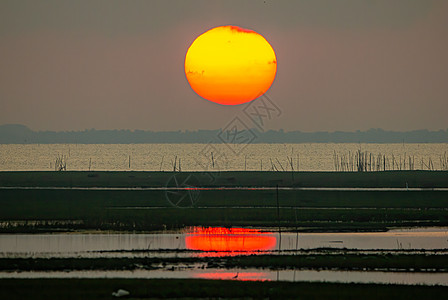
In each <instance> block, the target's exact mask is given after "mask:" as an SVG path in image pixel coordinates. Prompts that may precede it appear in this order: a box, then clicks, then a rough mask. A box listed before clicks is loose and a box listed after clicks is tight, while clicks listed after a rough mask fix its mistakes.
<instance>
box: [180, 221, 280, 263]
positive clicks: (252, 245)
mask: <svg viewBox="0 0 448 300" xmlns="http://www.w3.org/2000/svg"><path fill="white" fill-rule="evenodd" d="M276 242H277V239H276V238H275V236H273V235H272V234H270V233H266V232H260V231H259V230H255V229H247V228H223V227H209V228H202V227H195V228H193V230H192V231H191V232H190V233H188V235H187V236H186V238H185V245H186V247H187V249H190V250H201V251H213V252H215V253H213V254H206V253H204V254H201V255H200V256H232V255H238V254H246V255H248V254H255V253H257V252H258V251H268V250H272V249H274V248H275V244H276ZM241 252H243V253H241Z"/></svg>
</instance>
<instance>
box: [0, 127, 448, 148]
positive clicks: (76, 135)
mask: <svg viewBox="0 0 448 300" xmlns="http://www.w3.org/2000/svg"><path fill="white" fill-rule="evenodd" d="M220 133H221V134H220ZM231 134H233V135H238V134H241V135H244V134H246V135H248V134H249V136H250V137H251V139H250V142H251V143H448V129H447V130H438V131H429V130H414V131H405V132H397V131H386V130H382V129H369V130H366V131H359V130H358V131H353V132H345V131H335V132H326V131H319V132H301V131H284V130H282V129H280V130H267V131H265V132H261V131H259V130H257V129H251V130H250V132H247V131H246V132H244V131H241V132H232V133H231ZM219 136H221V137H222V136H223V134H222V132H221V130H219V129H218V130H195V131H188V130H186V131H180V130H179V131H146V130H96V129H89V130H83V131H33V130H31V129H29V128H28V127H26V126H24V125H16V124H8V125H0V144H58V143H61V144H139V143H142V144H143V143H153V144H159V143H160V144H161V143H210V142H211V143H222V142H223V141H224V140H223V139H219ZM242 140H244V139H235V141H242Z"/></svg>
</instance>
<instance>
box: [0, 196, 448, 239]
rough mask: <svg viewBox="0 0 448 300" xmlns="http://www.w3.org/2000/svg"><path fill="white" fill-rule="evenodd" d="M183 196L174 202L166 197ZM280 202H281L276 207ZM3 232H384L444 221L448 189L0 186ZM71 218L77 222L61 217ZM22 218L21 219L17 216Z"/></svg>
mask: <svg viewBox="0 0 448 300" xmlns="http://www.w3.org/2000/svg"><path fill="white" fill-rule="evenodd" d="M173 197H177V198H175V199H182V201H181V202H180V203H179V204H185V205H191V202H192V201H193V202H194V205H193V206H192V207H187V208H178V207H173V206H172V204H171V203H170V202H169V201H168V200H171V201H174V200H173ZM277 204H278V206H277ZM0 206H1V207H2V209H1V210H0V221H2V224H3V225H2V227H1V229H0V230H1V231H2V232H33V231H64V230H89V229H95V230H97V229H98V230H127V231H134V230H137V231H145V230H156V229H163V228H181V227H184V226H274V227H276V226H279V225H281V226H287V227H301V228H300V229H301V230H314V231H316V230H318V231H328V230H338V231H341V230H348V231H352V230H355V231H361V230H367V231H368V230H386V227H389V226H444V225H448V211H447V210H446V207H448V192H447V191H303V190H282V191H279V194H278V202H277V195H276V191H275V190H250V191H239V190H201V191H197V194H194V195H192V194H191V191H180V192H176V193H175V194H171V193H168V192H167V191H159V190H156V191H147V190H146V191H142V190H121V191H107V190H71V189H67V190H52V189H25V190H23V189H0ZM67 220H72V221H75V222H72V223H70V222H66V221H67ZM14 221H22V222H14Z"/></svg>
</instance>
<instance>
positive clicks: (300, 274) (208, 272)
mask: <svg viewBox="0 0 448 300" xmlns="http://www.w3.org/2000/svg"><path fill="white" fill-rule="evenodd" d="M0 278H22V279H23V278H133V279H134V278H141V279H153V278H166V279H174V278H176V279H186V278H198V279H215V280H216V279H221V280H242V281H292V282H338V283H377V284H407V285H416V284H419V285H443V286H448V276H447V275H446V273H414V272H381V271H369V272H364V271H328V270H324V271H314V270H266V269H263V270H260V269H250V268H249V269H238V268H235V269H226V270H222V269H213V268H209V269H202V268H201V267H200V268H188V269H176V270H155V271H153V270H151V271H148V270H135V271H70V272H34V271H33V272H0Z"/></svg>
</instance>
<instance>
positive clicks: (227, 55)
mask: <svg viewBox="0 0 448 300" xmlns="http://www.w3.org/2000/svg"><path fill="white" fill-rule="evenodd" d="M276 72H277V59H276V57H275V52H274V50H273V49H272V47H271V45H270V44H269V43H268V41H266V39H265V38H264V37H263V36H261V35H260V34H258V33H256V32H255V31H252V30H248V29H243V28H240V27H237V26H220V27H216V28H213V29H210V30H209V31H207V32H205V33H203V34H201V35H200V36H199V37H197V38H196V39H195V40H194V42H193V44H191V46H190V48H188V51H187V55H186V57H185V75H186V76H187V80H188V82H189V83H190V86H191V87H192V89H193V90H194V91H195V92H196V93H197V94H198V95H199V96H201V97H203V98H205V99H207V100H210V101H213V102H216V103H219V104H224V105H237V104H242V103H246V102H249V101H252V100H254V99H255V98H257V97H259V96H261V95H262V94H264V93H265V92H266V91H267V90H268V89H269V87H270V86H271V84H272V82H273V81H274V78H275V74H276Z"/></svg>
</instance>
